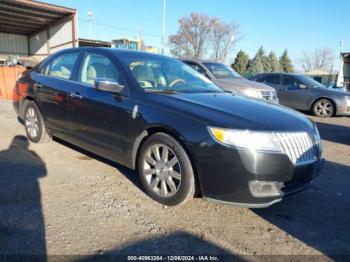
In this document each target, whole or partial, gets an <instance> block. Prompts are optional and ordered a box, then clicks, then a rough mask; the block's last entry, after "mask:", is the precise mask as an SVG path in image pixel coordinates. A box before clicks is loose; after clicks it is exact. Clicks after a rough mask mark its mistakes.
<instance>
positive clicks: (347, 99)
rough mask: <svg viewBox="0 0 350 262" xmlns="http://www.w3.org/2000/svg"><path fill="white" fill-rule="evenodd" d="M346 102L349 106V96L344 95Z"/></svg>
mask: <svg viewBox="0 0 350 262" xmlns="http://www.w3.org/2000/svg"><path fill="white" fill-rule="evenodd" d="M345 98H346V103H347V104H348V106H350V96H346V97H345Z"/></svg>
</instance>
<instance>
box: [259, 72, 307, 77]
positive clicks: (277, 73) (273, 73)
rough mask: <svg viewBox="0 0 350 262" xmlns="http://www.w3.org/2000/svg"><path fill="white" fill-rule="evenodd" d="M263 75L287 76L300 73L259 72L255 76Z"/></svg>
mask: <svg viewBox="0 0 350 262" xmlns="http://www.w3.org/2000/svg"><path fill="white" fill-rule="evenodd" d="M263 75H265V76H266V75H287V76H288V75H289V76H299V75H302V74H298V73H285V72H272V73H260V74H256V75H255V76H263Z"/></svg>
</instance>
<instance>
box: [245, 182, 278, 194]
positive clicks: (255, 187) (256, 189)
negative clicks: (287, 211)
mask: <svg viewBox="0 0 350 262" xmlns="http://www.w3.org/2000/svg"><path fill="white" fill-rule="evenodd" d="M282 187H283V183H282V182H274V181H272V182H271V181H250V182H249V190H250V193H252V195H253V196H254V197H273V196H283V194H284V193H283V192H282V191H281V188H282Z"/></svg>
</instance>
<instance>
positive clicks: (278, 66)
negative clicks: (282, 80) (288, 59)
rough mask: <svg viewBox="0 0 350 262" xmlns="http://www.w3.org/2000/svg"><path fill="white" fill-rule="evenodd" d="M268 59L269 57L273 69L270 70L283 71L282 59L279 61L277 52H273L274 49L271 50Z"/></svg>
mask: <svg viewBox="0 0 350 262" xmlns="http://www.w3.org/2000/svg"><path fill="white" fill-rule="evenodd" d="M268 59H269V63H270V69H271V71H270V72H281V71H282V69H281V64H280V61H278V58H277V56H276V54H275V52H273V51H272V52H270V54H269V56H268Z"/></svg>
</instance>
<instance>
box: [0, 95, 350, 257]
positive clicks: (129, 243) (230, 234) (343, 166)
mask: <svg viewBox="0 0 350 262" xmlns="http://www.w3.org/2000/svg"><path fill="white" fill-rule="evenodd" d="M314 120H315V121H316V122H317V124H318V127H319V129H320V132H321V136H322V138H323V145H324V157H325V158H326V160H327V161H326V165H325V168H324V172H323V174H322V175H321V176H320V177H318V179H317V180H316V181H315V182H314V184H313V185H312V186H311V187H310V188H309V189H308V190H306V191H304V192H302V193H299V194H297V195H294V196H291V197H289V198H288V199H286V200H285V201H284V202H282V203H279V204H277V205H275V206H273V207H270V208H267V209H260V210H250V209H241V208H233V207H230V206H224V205H217V204H212V203H209V202H206V201H204V200H202V199H195V200H193V201H191V202H189V203H187V204H185V205H183V206H180V207H174V208H166V207H164V206H162V205H159V204H157V203H156V202H154V201H153V200H151V199H150V198H149V197H148V196H147V195H145V193H144V192H143V191H142V189H141V187H140V182H139V180H138V177H137V175H136V174H135V173H134V172H133V171H131V170H129V169H126V168H124V167H121V166H119V165H117V164H113V163H111V162H108V161H106V160H103V159H100V158H97V157H96V156H93V155H91V154H89V153H87V152H84V151H82V150H79V149H77V148H75V147H73V146H69V145H67V144H65V143H62V142H58V141H52V142H51V143H49V144H45V145H34V144H30V145H29V148H26V147H27V141H26V140H25V139H23V137H19V136H22V135H24V129H23V127H22V126H21V125H20V124H19V123H18V121H17V118H16V116H15V115H14V113H13V111H12V107H11V104H9V103H5V102H0V151H1V152H0V179H1V180H0V181H1V183H0V184H1V188H0V254H48V255H95V254H128V255H145V254H149V255H159V254H163V255H180V254H183V255H186V254H206V255H219V254H232V255H235V256H240V255H262V254H264V255H272V254H273V255H277V254H280V255H285V254H293V255H306V254H315V255H317V254H323V255H326V256H325V257H324V258H326V259H327V258H331V259H336V257H335V256H336V255H345V254H347V255H350V222H349V221H350V190H349V188H350V118H346V117H337V118H331V119H314Z"/></svg>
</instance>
